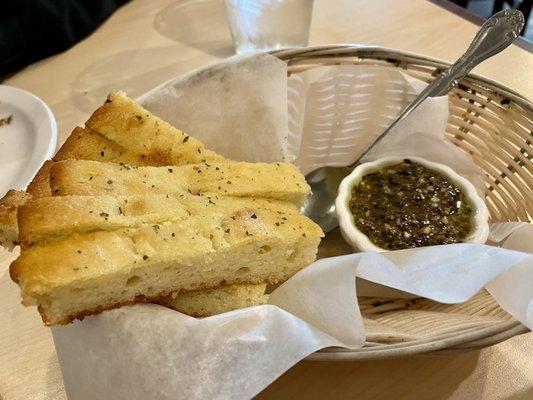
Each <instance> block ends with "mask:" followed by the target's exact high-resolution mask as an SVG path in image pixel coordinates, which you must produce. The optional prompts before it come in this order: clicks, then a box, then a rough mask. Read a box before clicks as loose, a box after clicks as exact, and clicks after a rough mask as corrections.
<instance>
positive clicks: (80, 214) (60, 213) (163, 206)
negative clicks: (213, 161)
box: [18, 193, 298, 247]
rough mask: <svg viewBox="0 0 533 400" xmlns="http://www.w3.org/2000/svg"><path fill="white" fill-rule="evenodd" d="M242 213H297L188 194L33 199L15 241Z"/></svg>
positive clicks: (288, 207)
mask: <svg viewBox="0 0 533 400" xmlns="http://www.w3.org/2000/svg"><path fill="white" fill-rule="evenodd" d="M243 208H247V209H251V210H262V209H268V210H274V211H276V212H277V213H278V215H279V216H280V218H285V215H286V214H298V208H297V207H296V206H294V205H293V204H291V203H287V202H280V201H273V200H267V199H255V198H252V199H240V198H231V197H218V196H194V195H191V194H189V193H185V194H180V195H176V196H170V195H158V194H156V195H147V194H144V195H135V196H129V197H124V196H117V197H115V196H109V195H105V196H55V197H43V198H34V199H31V200H29V201H28V202H27V203H26V204H24V205H23V206H21V207H20V208H19V211H18V226H19V236H20V241H21V243H22V244H23V245H24V246H25V247H28V246H31V245H34V244H41V243H43V242H51V241H54V240H57V239H60V238H63V237H66V236H69V235H72V234H74V233H84V232H94V231H97V230H103V231H112V230H116V229H121V228H127V227H139V226H142V225H150V224H151V225H153V224H161V223H164V222H169V221H180V220H184V219H186V218H189V217H191V216H192V217H195V216H202V215H205V214H220V213H228V212H229V213H232V212H235V211H237V210H239V209H243ZM282 220H283V219H282Z"/></svg>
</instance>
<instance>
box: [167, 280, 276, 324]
mask: <svg viewBox="0 0 533 400" xmlns="http://www.w3.org/2000/svg"><path fill="white" fill-rule="evenodd" d="M266 288H267V284H266V283H260V284H255V285H254V284H239V285H227V286H220V287H217V288H213V289H203V290H194V291H190V292H184V293H179V294H176V295H174V296H168V297H167V298H163V299H162V300H161V301H158V303H159V304H161V305H164V306H166V307H169V308H172V309H173V310H176V311H179V312H182V313H184V314H187V315H191V316H193V317H209V316H211V315H216V314H221V313H224V312H228V311H233V310H237V309H239V308H245V307H252V306H258V305H262V304H266V302H267V301H268V295H267V294H265V291H266Z"/></svg>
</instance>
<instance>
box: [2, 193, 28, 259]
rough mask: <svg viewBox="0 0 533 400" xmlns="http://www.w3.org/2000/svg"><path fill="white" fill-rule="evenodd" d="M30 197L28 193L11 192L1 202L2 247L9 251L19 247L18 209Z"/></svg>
mask: <svg viewBox="0 0 533 400" xmlns="http://www.w3.org/2000/svg"><path fill="white" fill-rule="evenodd" d="M28 197H31V196H30V195H28V194H27V193H26V192H23V191H20V190H10V191H8V192H7V193H6V195H5V196H4V197H3V198H2V201H1V202H0V245H1V246H3V247H5V248H6V249H8V250H12V249H13V248H14V247H15V246H16V245H18V240H19V238H18V229H17V209H18V207H19V206H21V205H22V204H24V203H25V202H26V200H27V198H28Z"/></svg>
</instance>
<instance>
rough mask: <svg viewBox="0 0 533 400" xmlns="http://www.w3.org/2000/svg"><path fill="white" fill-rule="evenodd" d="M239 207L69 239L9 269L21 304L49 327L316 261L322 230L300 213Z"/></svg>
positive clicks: (284, 274) (25, 255) (281, 274)
mask: <svg viewBox="0 0 533 400" xmlns="http://www.w3.org/2000/svg"><path fill="white" fill-rule="evenodd" d="M285 218H286V219H282V218H280V215H279V214H278V212H276V211H271V210H250V209H248V208H243V209H241V210H238V211H236V212H232V213H221V214H207V215H205V216H197V217H190V218H187V219H186V220H183V221H178V222H169V223H164V224H160V225H155V226H143V227H140V228H126V229H120V230H117V231H112V232H105V231H98V232H91V233H84V234H74V235H71V236H69V237H68V238H66V239H63V240H58V241H55V242H52V243H49V244H44V245H38V246H34V247H31V248H29V249H26V250H24V251H22V253H21V255H20V257H19V258H18V259H17V260H15V261H14V262H13V263H12V264H11V266H10V273H11V277H12V279H13V280H14V281H15V282H17V283H18V284H19V286H20V288H21V293H22V299H23V304H25V305H27V306H30V305H37V306H38V308H39V311H40V313H41V315H42V317H43V320H44V321H45V323H47V324H51V325H54V324H64V323H68V322H69V321H71V320H72V319H74V318H80V317H83V316H84V315H88V314H93V313H97V312H100V311H102V310H106V309H110V308H113V307H117V306H120V305H123V304H129V303H133V302H139V301H156V302H157V301H158V300H159V301H160V300H161V299H162V298H164V297H166V296H168V295H169V294H171V293H173V292H182V291H187V290H197V289H207V288H214V287H218V286H221V285H225V284H249V283H257V284H258V283H264V282H268V283H273V284H274V283H278V282H281V281H284V280H286V279H288V278H289V277H291V276H292V275H294V274H295V273H296V272H297V271H298V270H300V269H301V268H303V267H305V266H306V265H308V264H310V263H311V262H312V261H314V259H315V257H316V252H317V247H318V243H319V241H320V237H321V236H322V231H321V230H320V228H319V227H318V226H317V225H316V224H315V223H313V222H312V221H311V220H310V219H308V218H306V217H304V216H301V215H287V216H286V217H285Z"/></svg>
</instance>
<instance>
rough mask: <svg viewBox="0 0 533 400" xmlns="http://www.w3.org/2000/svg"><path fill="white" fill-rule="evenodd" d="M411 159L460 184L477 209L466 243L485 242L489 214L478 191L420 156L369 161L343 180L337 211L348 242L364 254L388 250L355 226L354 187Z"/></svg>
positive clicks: (465, 181)
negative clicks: (386, 169) (387, 167)
mask: <svg viewBox="0 0 533 400" xmlns="http://www.w3.org/2000/svg"><path fill="white" fill-rule="evenodd" d="M405 159H409V160H412V161H414V162H416V163H419V164H422V165H423V166H425V167H427V168H429V169H432V170H433V171H436V172H440V173H441V174H443V175H445V176H446V177H447V178H448V179H450V181H451V182H453V183H454V184H455V185H457V186H458V187H459V188H460V189H461V190H462V191H463V193H464V194H465V196H466V197H467V199H468V200H469V201H470V203H471V205H472V207H473V209H474V210H473V211H474V212H473V215H472V218H473V225H474V228H473V230H472V232H471V233H470V234H469V235H468V236H467V237H466V238H465V240H463V242H469V243H485V242H486V240H487V237H488V234H489V224H488V218H489V212H488V210H487V206H486V205H485V202H484V201H483V199H482V198H481V197H479V195H478V194H477V192H476V189H475V188H474V186H473V185H472V184H471V183H470V182H469V181H467V180H466V179H465V178H463V177H462V176H460V175H458V174H457V173H455V172H454V171H453V170H452V169H451V168H450V167H448V166H446V165H443V164H439V163H435V162H431V161H428V160H426V159H423V158H420V157H383V158H380V159H378V160H375V161H372V162H367V163H364V164H361V165H359V166H358V167H357V168H355V169H354V170H353V171H352V172H351V174H350V175H348V176H347V177H346V178H344V179H343V181H342V182H341V184H340V186H339V194H338V195H337V198H336V200H335V212H336V213H337V218H338V220H339V227H340V230H341V233H342V236H343V237H344V239H345V240H346V241H347V242H348V243H349V244H350V245H351V246H352V247H353V248H354V249H356V250H361V251H380V252H382V251H387V250H386V249H382V248H381V247H378V246H376V245H375V244H374V243H372V242H371V241H370V239H369V238H368V236H366V235H365V234H364V233H363V232H361V231H360V230H359V229H358V228H357V227H356V225H355V223H354V220H353V215H352V213H351V211H350V207H349V203H350V198H351V194H352V188H353V187H354V186H355V185H357V184H359V182H361V179H362V178H363V176H365V175H367V174H369V173H372V172H375V171H377V170H379V169H381V168H383V167H386V166H389V165H394V164H398V163H400V162H401V161H402V160H405Z"/></svg>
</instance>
